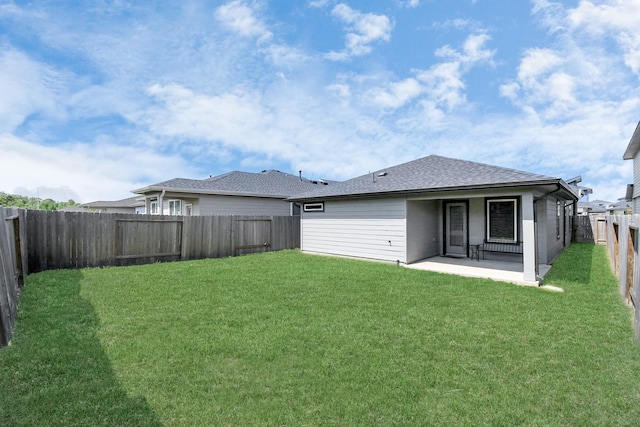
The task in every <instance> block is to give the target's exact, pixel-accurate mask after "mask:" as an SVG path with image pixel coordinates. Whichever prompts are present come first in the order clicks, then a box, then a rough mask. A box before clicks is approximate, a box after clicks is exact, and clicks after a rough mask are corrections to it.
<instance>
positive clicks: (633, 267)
mask: <svg viewBox="0 0 640 427" xmlns="http://www.w3.org/2000/svg"><path fill="white" fill-rule="evenodd" d="M605 221H606V226H605V228H606V231H607V241H606V243H607V251H608V253H609V257H610V260H611V268H612V269H613V271H614V273H615V274H616V276H617V277H618V287H619V292H620V296H621V297H622V298H623V300H624V301H625V302H626V303H627V304H629V305H630V306H631V307H632V309H633V312H634V316H633V317H634V329H635V332H636V337H637V338H638V339H639V340H640V265H639V262H638V256H639V255H638V254H639V247H638V246H639V245H638V243H639V240H640V233H639V232H638V230H639V229H640V215H617V216H607V217H606V219H605Z"/></svg>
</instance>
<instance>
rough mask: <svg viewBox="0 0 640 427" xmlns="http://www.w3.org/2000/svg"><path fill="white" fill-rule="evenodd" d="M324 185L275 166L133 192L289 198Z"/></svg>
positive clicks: (178, 180)
mask: <svg viewBox="0 0 640 427" xmlns="http://www.w3.org/2000/svg"><path fill="white" fill-rule="evenodd" d="M322 184H326V181H311V180H308V179H305V178H302V177H301V176H297V175H292V174H288V173H285V172H280V171H277V170H274V169H271V170H265V171H262V172H259V173H253V172H240V171H233V172H228V173H225V174H222V175H217V176H214V177H210V178H207V179H185V178H175V179H171V180H169V181H164V182H160V183H158V184H153V185H149V186H147V187H143V188H140V189H137V190H134V191H133V192H134V193H138V194H145V193H149V192H157V191H162V190H166V191H171V192H180V193H200V194H220V195H235V196H254V197H273V198H288V197H292V196H295V195H298V194H300V193H304V192H307V191H309V190H312V189H315V188H318V187H319V186H323V187H324V185H322Z"/></svg>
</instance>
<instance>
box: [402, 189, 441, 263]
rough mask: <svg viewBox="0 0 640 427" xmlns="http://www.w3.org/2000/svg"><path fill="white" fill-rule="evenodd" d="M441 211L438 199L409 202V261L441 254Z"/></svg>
mask: <svg viewBox="0 0 640 427" xmlns="http://www.w3.org/2000/svg"><path fill="white" fill-rule="evenodd" d="M441 211H442V204H441V203H440V202H439V201H438V200H423V201H414V202H408V203H407V263H411V262H415V261H419V260H421V259H424V258H429V257H432V256H437V255H440V250H441V248H442V231H441V230H442V227H441V224H440V223H441V221H440V218H441Z"/></svg>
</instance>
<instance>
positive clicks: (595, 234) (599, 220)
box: [575, 215, 607, 244]
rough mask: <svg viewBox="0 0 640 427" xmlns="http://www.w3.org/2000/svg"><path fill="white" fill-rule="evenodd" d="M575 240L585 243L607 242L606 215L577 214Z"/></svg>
mask: <svg viewBox="0 0 640 427" xmlns="http://www.w3.org/2000/svg"><path fill="white" fill-rule="evenodd" d="M575 241H576V242H583V243H600V244H604V243H606V242H607V227H606V218H605V216H604V215H603V216H598V217H596V216H593V215H589V216H586V215H584V216H582V215H581V216H577V217H576V234H575Z"/></svg>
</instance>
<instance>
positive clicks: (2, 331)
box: [0, 206, 28, 346]
mask: <svg viewBox="0 0 640 427" xmlns="http://www.w3.org/2000/svg"><path fill="white" fill-rule="evenodd" d="M25 224H26V212H25V211H24V210H22V209H18V208H4V207H2V206H0V346H5V345H7V344H8V343H9V341H10V340H11V336H12V334H13V329H14V326H15V321H16V311H17V307H18V298H19V295H20V288H21V287H22V286H23V284H24V277H25V276H26V274H27V272H28V268H27V264H26V250H27V242H26V228H25Z"/></svg>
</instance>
